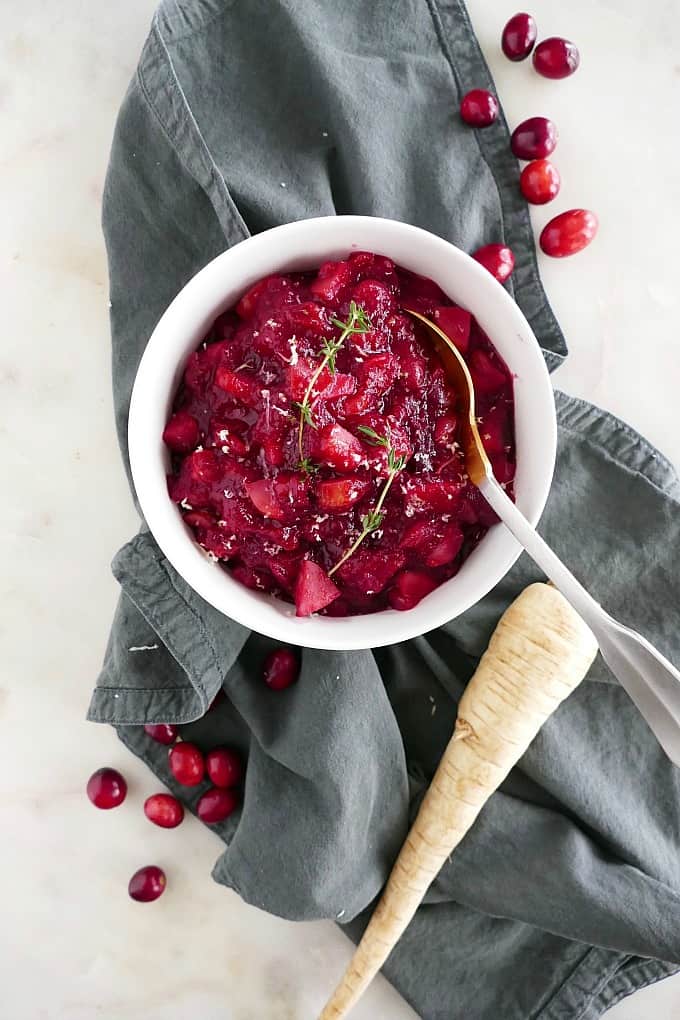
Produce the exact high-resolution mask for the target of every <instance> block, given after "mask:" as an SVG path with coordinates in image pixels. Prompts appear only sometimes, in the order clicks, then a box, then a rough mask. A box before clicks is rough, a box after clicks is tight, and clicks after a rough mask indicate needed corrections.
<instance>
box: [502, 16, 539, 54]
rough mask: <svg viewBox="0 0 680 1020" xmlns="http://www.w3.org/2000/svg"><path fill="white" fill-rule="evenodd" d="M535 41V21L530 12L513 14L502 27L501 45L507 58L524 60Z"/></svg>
mask: <svg viewBox="0 0 680 1020" xmlns="http://www.w3.org/2000/svg"><path fill="white" fill-rule="evenodd" d="M535 42H536V22H535V21H534V19H533V18H532V17H531V15H530V14H524V13H520V14H513V16H512V17H511V18H510V21H509V22H508V23H507V25H506V26H505V28H504V29H503V35H502V38H501V47H502V49H503V53H505V55H506V57H507V58H508V60H526V58H527V57H528V56H529V54H530V53H531V51H532V49H533V48H534V43H535Z"/></svg>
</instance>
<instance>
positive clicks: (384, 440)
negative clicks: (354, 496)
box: [328, 425, 408, 577]
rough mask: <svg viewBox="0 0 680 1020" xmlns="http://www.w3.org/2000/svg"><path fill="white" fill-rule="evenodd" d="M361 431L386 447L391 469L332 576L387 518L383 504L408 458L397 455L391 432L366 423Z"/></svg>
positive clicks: (329, 572)
mask: <svg viewBox="0 0 680 1020" xmlns="http://www.w3.org/2000/svg"><path fill="white" fill-rule="evenodd" d="M359 432H363V434H364V435H365V436H366V437H367V439H368V441H369V442H370V443H371V445H372V446H382V447H384V449H385V450H387V467H388V470H389V475H388V476H387V478H386V480H385V484H384V485H383V487H382V489H381V490H380V495H379V496H378V502H377V503H376V504H375V506H374V507H373V509H372V510H369V512H368V513H367V514H364V515H363V517H361V519H360V520H361V528H362V530H361V533H360V534H359V536H358V538H357V539H356V540H355V541H354V542H353V543H352V545H351V546H350V547H349V549H348V550H347V552H346V553H344V555H343V556H341V558H340V559H339V560H338V562H337V563H336V564H335V566H334V567H331V569H330V570H329V571H328V576H329V577H331V576H332V575H333V574H334V573H335V571H336V570H339V568H340V567H341V566H342V565H343V563H346V562H347V560H348V559H349V558H350V556H353V555H354V553H355V552H356V551H357V549H358V548H359V546H360V545H361V543H362V542H363V541H364V539H365V538H367V537H368V535H370V534H371V533H372V532H374V531H377V530H378V528H379V527H380V525H381V524H382V522H383V521H384V520H385V513H384V511H383V505H384V503H385V499H386V497H387V493H388V492H389V491H390V488H391V486H392V483H393V482H394V479H395V478H396V477H397V475H398V474H399V473H400V472H401V471H403V470H404V468H405V467H406V463H407V459H408V458H407V457H405V456H403V455H402V456H398V455H397V453H396V451H395V450H394V447H393V446H392V439H391V437H390V435H389V433H388V435H387V436H380V435H378V433H377V432H375V431H374V430H373V429H372V428H369V427H368V426H366V425H360V426H359Z"/></svg>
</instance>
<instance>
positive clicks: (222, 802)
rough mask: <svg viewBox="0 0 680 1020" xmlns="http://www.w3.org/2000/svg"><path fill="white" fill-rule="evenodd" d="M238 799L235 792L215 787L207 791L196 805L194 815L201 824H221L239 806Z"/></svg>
mask: <svg viewBox="0 0 680 1020" xmlns="http://www.w3.org/2000/svg"><path fill="white" fill-rule="evenodd" d="M239 803H240V798H239V795H238V794H237V793H236V791H235V790H220V789H218V788H217V787H216V786H213V787H212V789H210V790H207V791H206V792H205V793H204V794H203V795H202V797H201V798H200V799H199V801H198V804H197V805H196V814H197V815H198V817H199V818H200V819H201V821H202V822H206V823H207V824H208V825H215V824H216V823H217V822H223V821H224V820H225V818H228V817H229V815H230V814H232V812H233V811H235V810H236V808H237V807H238V806H239Z"/></svg>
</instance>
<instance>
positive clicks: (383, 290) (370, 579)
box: [164, 252, 515, 616]
mask: <svg viewBox="0 0 680 1020" xmlns="http://www.w3.org/2000/svg"><path fill="white" fill-rule="evenodd" d="M404 308H412V309H415V310H417V311H421V312H423V313H424V314H425V315H428V316H430V317H431V318H432V319H433V321H435V322H437V323H438V325H439V326H440V327H441V328H442V329H443V330H444V331H445V332H446V333H447V335H448V336H449V337H450V338H451V339H452V341H453V342H454V343H455V344H456V345H457V347H458V349H459V350H460V351H461V353H462V354H463V355H464V357H465V359H466V361H467V363H468V365H469V367H470V371H471V373H472V377H473V380H474V383H475V389H476V395H477V400H478V411H477V413H478V415H479V419H480V432H481V434H482V437H483V440H484V443H485V446H486V449H487V452H488V454H489V456H490V458H491V460H492V462H493V466H494V470H495V472H496V476H497V478H498V480H499V481H500V482H502V483H504V484H505V485H506V486H507V487H508V488H509V490H511V485H510V484H509V483H511V482H512V479H513V476H514V471H515V448H514V429H513V394H512V377H511V374H510V372H509V371H508V369H507V367H506V365H505V364H504V363H503V361H502V359H501V358H500V356H499V355H498V354H497V353H496V351H495V350H494V348H493V346H492V345H491V343H490V341H489V339H488V337H487V336H486V335H485V334H484V332H483V331H482V330H481V329H480V327H479V325H478V324H477V323H476V321H475V320H474V318H473V317H472V316H471V315H470V314H469V313H468V312H466V311H464V310H463V309H462V308H458V307H457V306H455V305H454V304H453V303H452V302H451V301H450V300H449V299H448V298H447V297H446V295H445V294H444V293H443V292H442V291H441V290H440V289H439V287H438V286H437V285H436V284H435V283H433V282H432V281H431V280H427V279H424V278H422V277H418V276H415V275H414V274H413V273H410V272H408V271H406V270H404V269H400V268H399V267H396V266H395V265H394V264H393V263H392V262H391V261H390V260H389V259H387V258H385V257H383V256H380V255H373V254H370V253H368V252H356V253H354V254H352V255H350V256H349V258H348V259H346V260H344V261H341V262H327V263H325V264H324V265H322V266H321V268H320V269H319V271H318V272H314V273H288V274H276V275H273V276H269V277H267V278H265V279H263V280H260V281H259V282H258V283H256V284H255V285H254V286H253V287H252V288H251V289H250V290H249V291H248V292H247V293H246V294H245V295H244V296H243V297H242V298H241V300H240V301H239V303H238V304H237V305H236V307H235V308H234V309H233V310H231V311H228V312H226V313H224V314H223V315H221V316H220V317H219V318H218V319H217V320H216V321H215V323H214V324H213V327H212V329H211V331H210V334H209V336H208V337H207V338H206V340H205V342H204V343H203V344H202V345H201V347H200V349H199V350H198V351H196V352H195V353H194V354H192V355H191V357H190V358H189V361H188V363H187V366H186V370H185V372H184V377H183V381H182V384H181V386H180V389H179V391H178V393H177V396H176V399H175V404H174V410H173V415H172V417H171V418H170V420H169V422H168V424H167V426H166V429H165V432H164V439H165V442H166V444H167V445H168V447H169V448H170V450H171V452H172V473H171V475H170V476H169V479H168V484H169V492H170V497H171V499H173V500H174V501H175V502H176V503H178V504H179V505H180V508H181V511H182V514H183V516H184V521H185V523H186V524H187V526H188V527H189V528H190V529H191V531H192V532H193V535H194V537H195V539H196V541H197V542H198V543H199V544H200V545H201V546H202V547H203V548H204V549H205V550H206V551H207V553H208V555H209V556H211V558H214V559H216V560H219V561H221V562H222V563H224V564H225V565H227V566H228V569H229V570H230V571H231V574H232V576H233V577H235V578H237V579H238V580H239V581H241V582H242V583H243V584H244V585H246V586H248V587H249V588H254V589H258V590H260V591H264V592H269V593H271V594H273V595H277V596H278V597H279V598H282V599H284V600H286V601H288V602H293V601H295V602H296V603H297V608H298V613H300V614H301V615H306V614H307V613H309V612H312V611H315V610H320V611H322V612H324V613H325V614H326V615H331V616H344V615H352V614H358V613H372V612H376V611H377V610H381V609H385V608H388V607H390V606H392V607H393V608H395V609H410V608H412V606H414V605H415V604H416V603H417V602H418V601H419V600H420V599H421V598H423V597H424V596H425V595H427V594H428V592H430V591H432V590H433V589H434V588H436V587H437V586H438V585H440V584H441V583H442V582H443V581H446V580H448V579H449V578H450V577H452V576H453V575H454V574H455V573H456V572H457V571H458V570H459V568H460V565H461V563H462V562H463V561H464V560H465V558H466V557H467V556H468V555H469V554H470V552H471V551H472V549H474V547H475V546H476V545H477V543H478V542H479V541H480V539H481V538H482V537H483V535H484V534H485V533H486V531H487V529H488V528H489V527H490V525H492V524H493V523H494V522H495V520H496V518H495V516H494V514H493V512H492V511H491V510H490V508H489V506H488V505H487V504H486V502H485V501H484V499H483V498H482V497H481V496H480V494H479V492H478V490H477V489H476V488H475V487H474V486H472V485H471V484H470V483H469V482H468V479H467V476H466V473H465V469H464V464H463V458H462V453H461V449H460V446H459V442H458V440H459V428H458V407H457V399H456V393H455V391H454V390H453V389H452V388H451V386H450V385H449V383H448V381H447V379H446V377H445V375H444V372H443V369H442V366H441V364H440V362H439V360H438V358H437V355H436V353H435V352H434V351H433V348H432V346H431V342H430V341H429V339H428V338H427V336H426V335H424V334H420V332H419V328H420V327H416V326H415V324H414V322H413V320H412V319H410V318H409V316H408V315H406V314H405V313H404V311H403V309H404ZM359 539H360V541H358V540H359ZM355 544H356V548H355V549H354V550H353V551H352V552H351V554H350V555H347V554H348V553H350V550H352V549H353V547H354V545H355ZM341 560H343V562H342V564H341V565H340V566H339V567H338V566H337V565H338V563H339V562H340V561H341ZM303 564H304V566H303ZM334 568H336V569H334Z"/></svg>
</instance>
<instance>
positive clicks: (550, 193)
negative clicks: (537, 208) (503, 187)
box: [519, 159, 562, 205]
mask: <svg viewBox="0 0 680 1020" xmlns="http://www.w3.org/2000/svg"><path fill="white" fill-rule="evenodd" d="M561 183H562V182H561V179H560V174H559V171H558V169H557V167H556V166H555V164H554V163H551V162H550V160H549V159H535V160H533V162H531V163H527V165H526V166H525V167H524V169H523V170H522V173H521V174H520V178H519V186H520V188H521V189H522V194H523V195H524V197H525V198H526V200H527V202H531V204H532V205H545V203H546V202H551V201H552V200H553V198H555V196H556V195H557V194H558V193H559V190H560V184H561Z"/></svg>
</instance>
